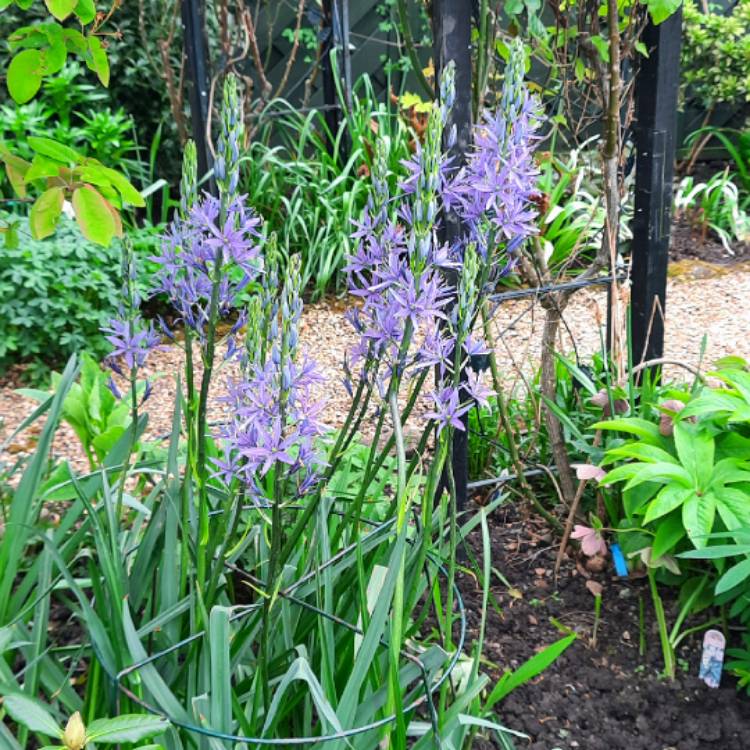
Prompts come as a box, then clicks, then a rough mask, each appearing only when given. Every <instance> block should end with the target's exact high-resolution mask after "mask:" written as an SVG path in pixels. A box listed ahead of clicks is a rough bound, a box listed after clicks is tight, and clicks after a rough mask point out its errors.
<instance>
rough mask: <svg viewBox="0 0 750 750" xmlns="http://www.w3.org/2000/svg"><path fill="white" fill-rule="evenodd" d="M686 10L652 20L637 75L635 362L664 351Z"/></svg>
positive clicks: (658, 354) (633, 318)
mask: <svg viewBox="0 0 750 750" xmlns="http://www.w3.org/2000/svg"><path fill="white" fill-rule="evenodd" d="M681 34H682V11H681V10H679V11H677V12H676V13H674V14H673V15H672V16H670V17H669V18H668V19H667V20H666V21H664V22H663V23H661V24H660V25H659V26H654V25H653V24H652V23H651V22H649V24H648V26H647V27H646V29H645V31H644V34H643V38H642V40H643V42H644V44H645V45H646V48H647V49H648V52H649V56H648V57H643V58H641V64H640V69H639V71H638V77H637V79H636V93H635V99H636V131H635V132H636V148H637V156H636V178H635V216H634V218H633V243H632V256H633V257H632V271H631V278H632V292H631V330H632V346H633V359H634V361H635V362H636V363H637V362H639V361H641V360H649V359H655V358H658V357H661V356H662V355H663V352H664V318H663V315H664V308H665V303H666V290H667V262H668V259H669V235H670V224H671V217H672V181H673V179H674V159H675V134H676V130H677V92H678V88H679V83H680V42H681Z"/></svg>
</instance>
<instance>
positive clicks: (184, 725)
mask: <svg viewBox="0 0 750 750" xmlns="http://www.w3.org/2000/svg"><path fill="white" fill-rule="evenodd" d="M393 523H394V521H393V519H391V520H388V521H385V522H383V523H380V524H377V525H375V524H372V523H371V525H372V526H373V528H372V530H371V531H370V532H369V533H368V534H366V535H365V536H364V537H362V539H360V540H359V541H358V542H357V543H356V544H352V545H349V546H348V547H345V548H344V549H342V550H340V551H339V552H338V553H337V554H336V555H334V556H332V557H331V558H330V559H329V560H327V561H326V562H325V563H324V564H323V565H320V566H318V567H317V568H315V569H314V570H312V571H310V572H308V573H306V574H305V575H304V576H302V577H301V578H300V579H299V580H297V581H295V582H294V583H292V584H290V585H289V586H287V587H286V588H285V589H283V590H282V591H280V592H279V596H280V597H282V598H285V599H287V600H289V601H290V602H291V603H293V604H294V605H296V606H300V607H303V608H305V609H307V610H309V611H311V612H313V613H315V614H316V615H318V616H320V617H325V618H327V619H329V620H330V621H331V622H333V623H334V624H335V625H338V626H340V627H344V628H346V629H348V630H350V631H352V632H353V633H356V634H359V635H364V633H363V631H362V630H361V629H360V628H359V627H357V626H356V625H352V624H351V623H349V622H346V621H345V620H343V619H342V618H340V617H337V616H335V615H332V614H330V613H328V612H325V611H324V610H322V609H320V608H318V607H316V606H314V605H312V604H309V603H308V602H306V601H304V600H302V599H299V598H298V597H296V596H294V591H295V590H296V589H298V588H299V587H300V586H302V585H303V584H305V583H307V582H308V581H310V580H311V579H313V578H315V577H316V576H318V575H319V574H320V573H321V572H322V571H323V570H325V569H326V568H328V567H330V566H331V565H334V564H335V563H337V562H339V561H341V560H342V559H344V558H345V557H346V556H347V555H348V554H349V553H350V552H352V551H353V550H354V549H356V547H357V546H358V545H360V544H362V543H366V542H367V541H368V540H371V539H373V538H376V539H377V537H378V536H381V535H382V536H383V539H385V538H387V537H386V536H385V535H384V534H383V532H384V531H387V530H388V529H389V528H390V527H391V526H392V525H393ZM381 541H382V540H381ZM407 542H408V543H409V544H413V541H412V540H407ZM378 543H380V542H378ZM428 557H429V558H430V560H431V562H433V563H434V564H436V565H437V569H438V573H439V575H441V576H442V577H444V578H445V579H446V580H447V579H448V573H447V571H446V569H445V567H444V566H443V565H442V563H439V562H438V561H437V560H435V558H434V556H433V555H431V554H430V553H428ZM227 567H228V568H229V569H230V570H232V571H234V572H235V573H237V574H238V575H241V576H243V577H246V578H249V579H252V580H253V583H254V585H256V586H257V585H258V583H259V582H258V581H257V579H255V578H254V577H253V576H251V575H250V574H248V573H245V572H244V571H242V569H240V568H239V567H237V566H234V565H229V564H228V565H227ZM452 588H453V594H454V601H455V604H456V608H457V614H458V617H459V626H460V627H459V639H458V643H457V644H456V649H455V652H454V653H453V655H452V656H451V658H450V659H449V660H448V664H447V666H446V668H445V669H444V670H443V671H442V674H441V675H440V677H439V679H437V680H436V681H435V682H434V683H433V684H430V678H429V675H428V673H427V669H426V667H425V665H424V664H423V663H422V661H421V660H420V658H419V656H418V655H415V654H410V653H408V652H406V651H404V650H401V651H400V653H401V655H402V656H403V657H404V658H405V659H406V660H408V661H410V662H412V663H413V664H415V665H416V667H417V668H418V669H419V671H420V674H421V680H422V685H423V688H424V692H423V693H422V695H420V697H418V698H416V699H415V700H413V701H412V702H411V703H410V704H409V705H408V706H407V707H406V708H404V709H403V713H411V712H412V711H414V710H416V709H417V708H419V707H421V706H425V705H426V706H427V708H428V710H429V712H430V717H431V720H432V725H433V730H434V731H435V732H437V713H436V711H435V707H434V704H433V701H432V696H433V694H434V693H435V692H436V691H437V690H439V689H440V687H441V686H442V685H443V684H444V683H445V682H446V680H447V679H448V678H449V677H450V675H451V672H452V671H453V669H454V668H455V666H456V664H457V663H458V659H459V658H460V656H461V653H462V652H463V647H464V643H465V641H466V610H465V608H464V603H463V598H462V597H461V592H460V590H459V588H458V586H457V585H456V583H455V581H454V582H453V585H452ZM262 606H263V602H257V603H254V604H249V605H246V606H243V607H239V608H238V609H239V610H240V611H238V612H236V613H235V614H234V615H232V617H230V622H236V621H237V620H241V619H242V618H243V617H247V616H248V615H249V614H251V613H253V612H255V611H257V610H258V609H260V608H261V607H262ZM205 635H206V631H205V630H202V631H200V632H199V633H195V634H193V635H191V636H188V637H187V638H184V639H182V640H181V641H178V642H177V643H175V644H173V645H171V646H170V647H169V648H166V649H163V650H162V651H159V652H157V653H155V654H152V655H150V656H148V657H147V658H146V659H142V660H141V661H138V662H136V663H135V664H132V665H131V666H129V667H126V668H125V669H123V670H121V671H120V672H119V673H118V674H116V675H110V677H111V678H112V680H113V681H114V683H115V684H116V686H117V688H118V690H120V691H121V692H122V693H123V694H124V695H126V696H127V697H128V698H129V699H130V700H131V701H133V703H135V704H136V705H138V706H139V707H140V708H142V709H143V710H145V711H147V712H148V713H151V714H154V715H156V716H160V717H161V718H163V719H165V720H167V721H168V722H169V723H170V724H171V725H173V726H175V727H178V728H180V729H184V730H186V731H188V732H193V733H195V734H199V735H202V736H204V737H212V738H214V739H217V740H222V741H226V742H242V743H247V744H249V745H260V746H274V745H276V746H282V745H312V744H319V743H324V742H332V741H334V740H342V739H346V738H348V737H354V736H356V735H360V734H364V733H366V732H371V731H373V730H375V729H379V728H381V727H384V726H387V725H389V724H392V723H394V722H395V721H396V718H397V717H396V714H395V713H394V714H390V715H389V716H385V717H383V718H382V719H378V720H377V721H373V722H370V723H369V724H364V725H362V726H358V727H353V728H351V729H345V730H342V731H340V732H335V733H332V734H326V735H314V736H309V737H288V738H270V737H246V736H243V735H234V734H227V733H225V732H220V731H217V730H214V729H211V728H210V727H204V726H199V725H197V724H192V723H190V722H188V721H182V720H180V719H177V718H175V717H173V716H170V715H169V713H168V712H166V711H164V710H163V709H161V708H159V707H158V706H155V705H153V704H152V703H149V702H148V701H145V700H143V699H142V698H140V697H139V696H137V695H136V694H135V693H133V691H132V690H130V688H128V687H127V686H126V685H124V684H123V680H124V679H125V678H127V677H128V676H130V675H133V674H137V673H138V671H139V670H140V669H142V668H143V667H146V666H149V665H153V664H154V663H155V662H156V661H158V660H159V659H161V658H162V657H164V656H167V655H169V654H172V653H174V652H175V651H178V650H179V649H181V648H183V647H184V646H187V645H189V644H191V643H194V642H195V641H198V640H200V639H201V638H203V637H204V636H205ZM388 645H389V644H388V642H387V641H385V640H384V639H381V640H380V646H381V647H388Z"/></svg>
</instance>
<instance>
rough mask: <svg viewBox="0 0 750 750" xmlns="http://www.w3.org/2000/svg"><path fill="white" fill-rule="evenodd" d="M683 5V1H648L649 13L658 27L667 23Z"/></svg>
mask: <svg viewBox="0 0 750 750" xmlns="http://www.w3.org/2000/svg"><path fill="white" fill-rule="evenodd" d="M681 5H682V0H646V7H647V8H648V13H649V15H650V16H651V20H652V21H653V22H654V24H656V25H657V26H658V25H659V24H660V23H663V22H664V21H666V20H667V19H668V18H669V17H670V16H671V15H672V14H673V13H674V12H675V11H676V10H677V9H678V8H679V7H680V6H681Z"/></svg>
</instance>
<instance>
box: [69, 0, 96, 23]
mask: <svg viewBox="0 0 750 750" xmlns="http://www.w3.org/2000/svg"><path fill="white" fill-rule="evenodd" d="M73 13H75V15H76V18H77V19H78V20H79V21H80V22H81V23H82V24H83V25H84V26H86V25H88V24H90V23H91V22H92V21H93V20H94V19H95V18H96V6H95V5H94V0H78V3H77V5H76V7H75V8H74V9H73Z"/></svg>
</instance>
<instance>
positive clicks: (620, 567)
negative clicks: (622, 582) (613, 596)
mask: <svg viewBox="0 0 750 750" xmlns="http://www.w3.org/2000/svg"><path fill="white" fill-rule="evenodd" d="M609 548H610V549H611V550H612V561H613V562H614V564H615V572H616V573H617V575H618V576H620V578H627V577H628V563H627V561H626V560H625V555H623V554H622V550H621V549H620V545H619V544H610V545H609Z"/></svg>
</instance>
